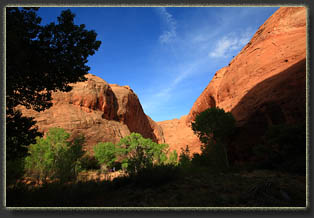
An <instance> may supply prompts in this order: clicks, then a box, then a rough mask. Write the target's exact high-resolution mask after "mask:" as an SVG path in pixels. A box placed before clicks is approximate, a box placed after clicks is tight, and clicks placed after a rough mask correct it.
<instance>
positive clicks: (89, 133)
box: [19, 74, 164, 151]
mask: <svg viewBox="0 0 314 218" xmlns="http://www.w3.org/2000/svg"><path fill="white" fill-rule="evenodd" d="M86 78H87V81H85V82H78V83H74V84H71V86H72V90H71V91H70V92H54V93H53V94H52V98H53V100H52V103H53V106H52V107H51V108H49V109H47V110H45V111H42V112H36V111H33V110H27V109H25V108H24V107H19V108H20V109H21V110H22V112H23V114H24V115H25V116H32V117H35V120H36V121H37V125H38V127H39V131H41V132H44V133H46V132H47V131H48V130H49V128H51V127H61V128H64V129H66V130H67V131H68V132H70V133H71V134H72V135H73V136H76V135H78V134H83V135H84V136H85V138H86V143H87V146H86V148H87V150H90V151H92V147H93V146H94V145H95V144H97V143H98V142H106V141H110V142H114V143H116V142H118V141H119V140H120V139H121V138H122V137H124V136H126V135H129V134H130V133H131V132H138V133H140V134H142V135H143V136H144V137H146V138H151V139H153V140H154V141H156V142H164V139H163V137H162V132H161V130H160V128H159V127H158V125H157V124H156V123H155V122H154V121H153V120H151V119H150V118H149V117H147V116H146V115H145V113H144V111H143V109H142V106H141V104H140V102H139V99H138V97H137V96H136V94H135V93H134V92H133V91H132V89H130V88H129V87H128V86H118V85H109V84H108V83H107V82H106V81H104V80H103V79H101V78H99V77H97V76H94V75H91V74H87V75H86ZM155 133H156V135H155Z"/></svg>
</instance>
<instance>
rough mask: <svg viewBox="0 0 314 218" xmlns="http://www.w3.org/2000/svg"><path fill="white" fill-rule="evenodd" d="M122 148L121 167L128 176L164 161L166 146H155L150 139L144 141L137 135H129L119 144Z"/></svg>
mask: <svg viewBox="0 0 314 218" xmlns="http://www.w3.org/2000/svg"><path fill="white" fill-rule="evenodd" d="M119 147H120V148H122V155H123V156H124V158H123V160H122V167H124V168H126V170H127V172H128V173H130V174H134V173H137V172H138V171H139V170H141V169H143V168H147V167H151V166H153V165H158V164H161V163H163V162H165V161H166V159H167V157H166V155H165V153H166V152H167V148H168V145H167V144H157V143H155V142H153V141H152V140H151V139H146V138H143V137H142V136H141V134H139V133H131V134H130V135H129V136H126V137H124V138H122V139H121V140H120V142H119Z"/></svg>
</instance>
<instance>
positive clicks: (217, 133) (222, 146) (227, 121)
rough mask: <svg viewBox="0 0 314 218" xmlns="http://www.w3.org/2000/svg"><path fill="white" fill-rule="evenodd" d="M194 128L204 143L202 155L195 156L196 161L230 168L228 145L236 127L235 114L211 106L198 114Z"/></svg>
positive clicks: (193, 124)
mask: <svg viewBox="0 0 314 218" xmlns="http://www.w3.org/2000/svg"><path fill="white" fill-rule="evenodd" d="M192 129H193V131H194V133H195V134H197V136H198V137H199V139H200V141H201V142H202V143H203V146H202V147H201V150H202V155H201V157H198V156H195V158H196V160H194V162H199V163H201V162H208V163H209V164H210V165H212V166H215V167H216V168H221V169H222V168H226V167H227V168H228V167H229V160H228V155H227V149H226V146H227V143H228V140H229V138H230V136H231V135H232V133H233V132H234V129H235V119H234V117H233V115H232V114H231V113H230V112H225V111H224V110H223V109H220V108H215V107H213V108H209V109H207V110H205V111H203V112H201V113H199V114H198V115H197V116H196V118H195V121H194V122H192Z"/></svg>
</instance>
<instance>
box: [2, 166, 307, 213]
mask: <svg viewBox="0 0 314 218" xmlns="http://www.w3.org/2000/svg"><path fill="white" fill-rule="evenodd" d="M305 184H306V178H305V176H303V175H296V174H289V173H283V172H278V171H270V170H252V169H251V170H250V169H240V168H237V169H235V168H233V169H229V170H228V171H226V172H220V173H217V172H211V171H210V170H208V169H206V168H199V169H191V168H190V169H189V168H175V169H173V170H171V171H169V172H167V173H163V174H151V173H147V174H144V175H141V177H117V178H115V179H113V180H112V181H110V180H103V181H100V180H89V181H77V182H74V183H69V184H62V185H61V184H58V183H50V184H46V185H43V186H34V185H31V184H28V185H26V184H25V183H20V184H19V185H16V186H14V187H13V188H8V189H7V193H6V194H7V207H305V206H306V185H305Z"/></svg>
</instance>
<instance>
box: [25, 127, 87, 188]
mask: <svg viewBox="0 0 314 218" xmlns="http://www.w3.org/2000/svg"><path fill="white" fill-rule="evenodd" d="M69 137H70V134H69V133H67V132H66V131H65V130H64V129H61V128H51V129H50V130H49V132H48V133H47V136H46V137H44V138H40V137H37V138H36V144H31V145H30V146H29V147H28V153H29V155H28V156H27V157H26V158H25V170H26V174H27V175H28V176H31V177H33V178H36V179H37V180H38V181H40V180H41V181H44V182H45V181H46V179H47V178H49V179H59V180H60V182H64V181H69V180H72V179H75V178H76V176H77V174H78V172H79V171H80V159H81V157H82V156H83V155H84V151H83V150H82V146H83V144H84V137H82V136H81V137H77V138H75V139H74V140H71V141H69Z"/></svg>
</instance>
